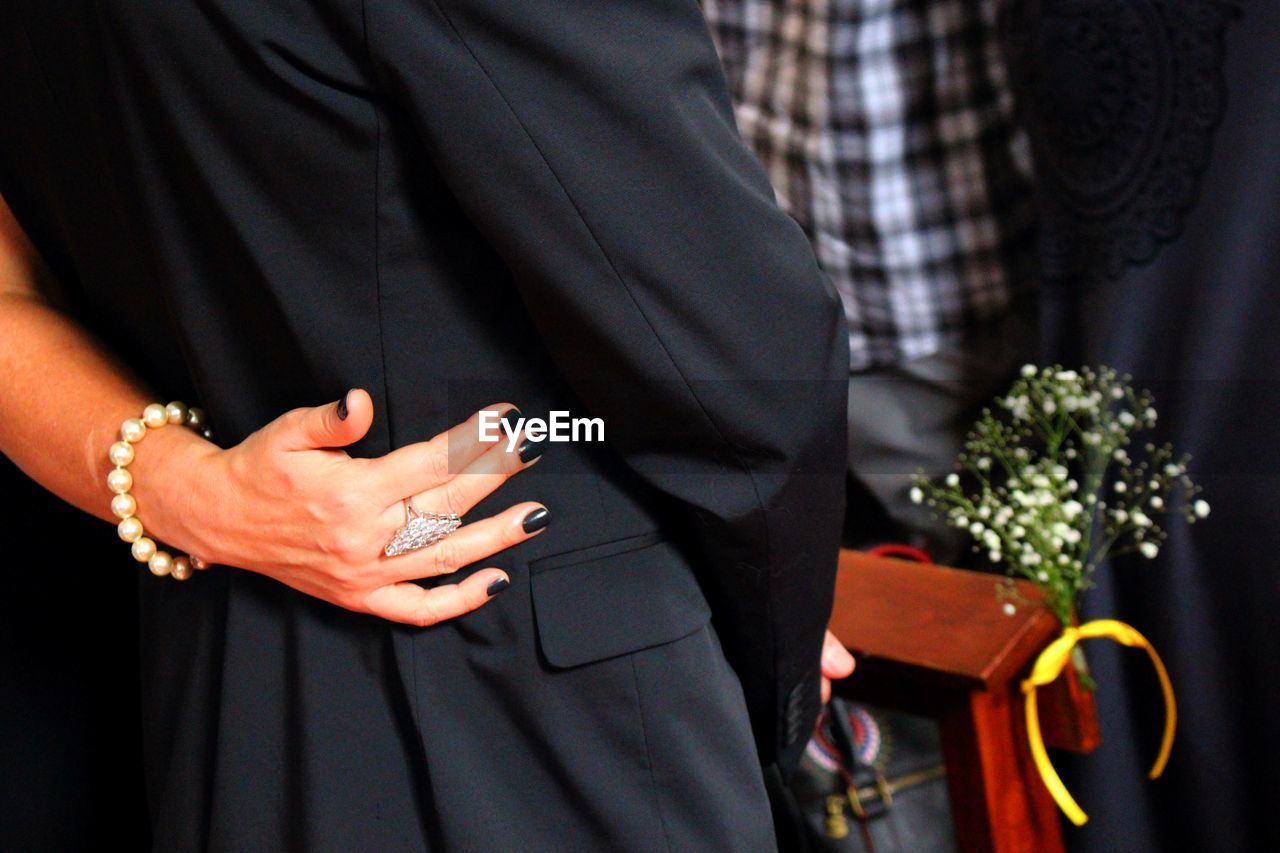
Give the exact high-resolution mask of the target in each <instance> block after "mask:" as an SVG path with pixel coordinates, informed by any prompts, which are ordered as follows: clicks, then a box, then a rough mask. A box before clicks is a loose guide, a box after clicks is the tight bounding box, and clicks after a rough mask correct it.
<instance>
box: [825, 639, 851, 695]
mask: <svg viewBox="0 0 1280 853" xmlns="http://www.w3.org/2000/svg"><path fill="white" fill-rule="evenodd" d="M853 666H854V664H853V655H851V654H849V650H848V649H846V648H845V647H844V643H842V642H840V641H839V640H837V639H836V635H835V634H833V633H831V632H830V631H827V636H826V639H825V640H823V642H822V702H823V704H826V703H827V702H829V701H830V700H831V681H832V680H833V679H837V678H848V677H849V675H851V674H852V673H853Z"/></svg>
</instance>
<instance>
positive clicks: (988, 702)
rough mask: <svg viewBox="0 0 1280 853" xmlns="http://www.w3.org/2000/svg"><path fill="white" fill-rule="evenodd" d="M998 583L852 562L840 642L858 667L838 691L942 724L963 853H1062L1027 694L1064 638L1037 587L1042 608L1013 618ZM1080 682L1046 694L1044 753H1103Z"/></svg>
mask: <svg viewBox="0 0 1280 853" xmlns="http://www.w3.org/2000/svg"><path fill="white" fill-rule="evenodd" d="M996 581H997V578H996V577H995V576H993V575H988V574H981V573H978V572H967V571H961V570H959V569H949V568H944V567H942V566H933V565H927V564H922V563H913V562H907V561H903V560H892V559H886V558H881V557H872V556H869V555H866V554H862V553H859V552H855V551H843V552H841V555H840V573H839V578H838V581H837V586H836V605H835V611H834V613H833V615H832V620H831V630H832V631H833V632H834V633H835V635H836V636H837V637H838V638H839V639H840V640H841V641H842V642H843V643H844V644H845V646H847V647H848V648H849V649H850V650H851V651H852V652H853V653H854V655H855V656H856V658H857V660H858V667H857V671H856V672H854V674H853V676H852V677H850V678H848V679H845V680H843V681H841V682H837V684H836V689H837V691H838V692H839V693H840V694H841V695H842V696H847V697H849V698H852V699H863V700H866V701H868V702H872V703H874V704H878V705H881V706H884V707H887V708H892V709H895V710H900V711H906V712H909V713H915V714H922V715H924V716H928V717H932V718H934V719H936V720H937V721H938V725H939V729H940V733H941V736H942V748H943V758H944V760H945V762H946V766H947V784H948V789H949V792H950V799H951V814H952V818H953V820H954V821H955V828H956V842H957V846H958V847H959V849H960V851H962V853H976V851H994V853H1013V851H1027V853H1057V851H1061V850H1062V828H1061V825H1060V823H1059V816H1058V811H1057V807H1056V806H1055V805H1054V803H1053V800H1052V799H1051V798H1050V797H1049V793H1048V791H1046V790H1045V787H1044V783H1043V782H1042V781H1041V779H1040V776H1039V774H1038V773H1037V772H1036V769H1035V766H1034V765H1033V764H1032V762H1031V756H1030V750H1029V749H1028V747H1027V735H1026V726H1025V722H1024V719H1023V706H1022V694H1021V691H1020V689H1019V685H1020V682H1021V679H1022V678H1023V677H1024V676H1025V675H1026V673H1027V671H1028V670H1029V668H1030V664H1031V662H1032V661H1033V660H1034V659H1035V657H1036V655H1037V654H1039V653H1040V651H1041V650H1042V649H1043V648H1044V647H1045V645H1047V644H1048V643H1049V641H1050V640H1052V639H1054V638H1055V637H1056V636H1057V635H1058V634H1059V633H1061V626H1060V625H1059V623H1058V620H1057V619H1056V618H1055V617H1054V616H1053V615H1052V614H1051V613H1049V612H1048V611H1047V610H1045V609H1044V608H1043V607H1041V606H1039V604H1038V602H1039V600H1040V595H1039V591H1038V590H1037V589H1036V588H1035V585H1034V584H1030V583H1025V582H1019V584H1018V591H1019V594H1020V595H1021V596H1022V597H1024V598H1026V599H1028V600H1029V601H1030V602H1031V603H1028V604H1019V605H1018V608H1017V611H1016V613H1015V614H1014V615H1012V616H1009V615H1007V614H1006V613H1005V612H1004V610H1003V603H1002V602H1001V601H1000V600H999V599H998V598H997V597H996V591H995V584H996ZM1068 670H1069V671H1070V668H1069V667H1068ZM1071 673H1072V675H1071V676H1070V678H1069V680H1068V679H1067V678H1060V679H1059V680H1058V681H1057V682H1055V683H1054V685H1052V686H1051V688H1047V689H1043V690H1041V691H1040V704H1041V718H1042V726H1043V728H1044V736H1045V742H1046V743H1047V744H1050V745H1051V746H1055V747H1059V748H1065V749H1072V750H1075V751H1080V752H1087V751H1089V750H1092V749H1094V748H1096V747H1097V745H1098V742H1099V738H1098V726H1097V715H1096V711H1095V709H1094V706H1093V695H1092V694H1091V693H1088V692H1087V691H1081V690H1080V689H1079V685H1078V684H1076V683H1074V671H1071Z"/></svg>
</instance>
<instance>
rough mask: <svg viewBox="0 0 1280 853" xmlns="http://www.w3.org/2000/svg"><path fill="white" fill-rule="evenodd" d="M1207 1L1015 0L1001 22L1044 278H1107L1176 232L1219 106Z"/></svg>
mask: <svg viewBox="0 0 1280 853" xmlns="http://www.w3.org/2000/svg"><path fill="white" fill-rule="evenodd" d="M1236 13H1237V9H1236V7H1235V6H1233V5H1230V4H1228V3H1225V2H1219V0H1026V2H1021V3H1018V4H1016V5H1015V6H1014V7H1012V8H1011V9H1010V12H1009V14H1008V15H1007V16H1006V17H1005V20H1004V21H1003V26H1004V29H1005V38H1006V39H1007V42H1006V43H1007V44H1008V45H1009V52H1010V55H1011V76H1012V79H1013V81H1014V85H1015V87H1016V90H1017V94H1018V101H1019V110H1020V112H1021V114H1022V115H1023V117H1024V120H1025V121H1026V123H1027V128H1028V131H1029V134H1030V138H1031V147H1032V153H1033V157H1034V159H1035V169H1036V175H1037V185H1038V188H1039V193H1040V195H1041V200H1042V204H1041V209H1042V221H1041V228H1040V235H1041V241H1042V256H1043V257H1042V262H1043V264H1044V275H1045V277H1046V280H1048V281H1058V282H1063V281H1070V282H1088V281H1093V280H1099V279H1102V278H1116V277H1118V276H1119V275H1120V274H1121V273H1123V272H1124V270H1125V269H1126V268H1127V267H1129V266H1131V265H1142V264H1145V263H1148V262H1150V261H1151V260H1152V259H1153V258H1154V257H1155V256H1156V254H1157V253H1158V252H1159V250H1160V247H1161V246H1163V245H1165V244H1166V243H1168V242H1170V241H1171V240H1173V239H1174V238H1175V237H1177V235H1178V233H1179V232H1180V230H1181V228H1182V224H1183V221H1184V220H1185V218H1186V214H1187V212H1188V211H1189V210H1190V209H1191V207H1192V205H1193V204H1194V203H1195V200H1196V197H1197V194H1198V190H1199V179H1200V176H1201V174H1202V173H1203V172H1204V169H1205V166H1206V164H1207V163H1208V159H1209V153H1210V140H1211V137H1212V135H1213V132H1214V130H1215V129H1216V127H1217V125H1218V123H1219V122H1220V120H1221V118H1222V114H1223V112H1224V109H1225V106H1226V83H1225V79H1224V75H1223V61H1224V55H1225V45H1224V33H1225V30H1226V26H1227V24H1228V22H1229V21H1230V19H1231V18H1233V17H1234V16H1235V14H1236Z"/></svg>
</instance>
